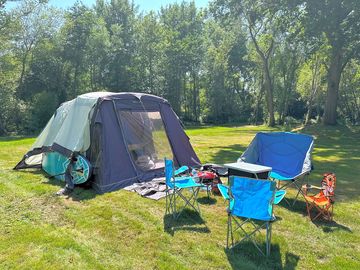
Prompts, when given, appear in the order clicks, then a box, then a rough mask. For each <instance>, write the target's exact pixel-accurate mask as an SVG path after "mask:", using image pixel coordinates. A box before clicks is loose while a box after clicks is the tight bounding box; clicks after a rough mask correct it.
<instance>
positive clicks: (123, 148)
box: [14, 92, 200, 193]
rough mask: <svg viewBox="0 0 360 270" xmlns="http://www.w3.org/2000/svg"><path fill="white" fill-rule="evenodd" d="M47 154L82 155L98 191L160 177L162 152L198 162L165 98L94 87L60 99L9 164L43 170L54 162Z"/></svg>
mask: <svg viewBox="0 0 360 270" xmlns="http://www.w3.org/2000/svg"><path fill="white" fill-rule="evenodd" d="M51 154H52V155H54V154H56V155H58V156H61V157H66V160H69V158H70V157H73V156H74V155H78V156H81V157H83V158H84V159H86V160H87V161H88V162H89V163H90V165H91V167H92V177H91V179H90V181H91V183H92V187H93V188H94V189H95V190H96V191H98V192H100V193H104V192H109V191H113V190H116V189H120V188H123V187H126V186H128V185H131V184H133V183H136V182H145V181H149V180H151V179H153V178H156V177H159V176H163V174H164V158H165V157H166V158H169V159H172V160H174V163H175V165H176V166H182V165H188V166H198V165H199V164H200V161H199V158H198V157H197V155H196V153H195V152H194V150H193V148H192V146H191V144H190V141H189V137H188V136H187V135H186V134H185V132H184V130H183V128H182V124H181V121H180V120H179V118H178V117H177V115H176V114H175V112H174V111H173V110H172V108H171V106H170V104H169V103H168V101H166V100H165V99H163V98H161V97H157V96H154V95H149V94H143V93H109V92H94V93H88V94H84V95H81V96H78V97H77V98H75V99H73V100H70V101H68V102H65V103H63V104H62V105H61V106H60V107H59V108H58V109H57V110H56V112H55V113H54V115H53V116H52V117H51V119H50V120H49V122H48V123H47V125H46V127H45V128H44V130H43V131H42V132H41V134H40V135H39V137H38V138H37V139H36V141H35V143H34V144H33V146H32V147H31V149H30V150H29V151H28V152H27V153H26V154H25V156H24V157H23V159H22V160H21V161H20V162H19V163H18V164H17V165H16V166H15V168H14V169H25V168H43V169H44V170H45V171H46V172H48V173H49V168H55V167H59V164H55V163H57V162H59V158H53V157H51ZM62 160H64V159H62ZM50 171H52V173H50V175H51V174H52V176H54V170H51V169H50ZM64 171H65V168H64ZM60 173H64V172H60Z"/></svg>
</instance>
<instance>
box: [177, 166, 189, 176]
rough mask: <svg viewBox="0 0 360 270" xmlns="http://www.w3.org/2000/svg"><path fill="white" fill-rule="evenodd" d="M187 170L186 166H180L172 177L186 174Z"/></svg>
mask: <svg viewBox="0 0 360 270" xmlns="http://www.w3.org/2000/svg"><path fill="white" fill-rule="evenodd" d="M187 170H189V167H188V166H181V167H180V168H179V169H177V170H175V172H174V175H179V174H181V173H184V172H186V171H187Z"/></svg>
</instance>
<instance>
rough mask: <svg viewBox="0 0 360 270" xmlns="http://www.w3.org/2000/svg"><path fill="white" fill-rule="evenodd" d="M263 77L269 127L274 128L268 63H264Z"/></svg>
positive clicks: (271, 88)
mask: <svg viewBox="0 0 360 270" xmlns="http://www.w3.org/2000/svg"><path fill="white" fill-rule="evenodd" d="M264 73H265V74H264V75H265V93H266V103H267V109H268V114H269V123H268V125H269V127H273V126H275V117H274V102H273V100H274V99H273V86H272V82H271V77H270V71H269V64H268V61H267V60H266V61H264Z"/></svg>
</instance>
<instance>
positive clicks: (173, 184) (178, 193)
mask: <svg viewBox="0 0 360 270" xmlns="http://www.w3.org/2000/svg"><path fill="white" fill-rule="evenodd" d="M186 170H188V167H187V166H183V167H181V168H179V169H178V170H175V169H174V163H173V161H172V160H170V159H166V158H165V179H166V214H167V213H170V214H172V215H173V217H174V218H175V219H177V218H178V217H179V216H180V215H181V213H182V211H183V210H184V209H185V207H186V206H190V207H191V208H193V209H194V210H195V211H196V212H198V213H199V214H200V208H199V204H198V201H197V196H198V194H199V190H200V188H201V187H204V185H202V184H199V183H196V182H195V179H194V177H191V176H182V177H177V175H179V174H181V173H183V172H185V171H186ZM184 190H189V191H190V196H188V197H186V196H185V194H183V191H184ZM178 198H181V199H182V200H183V201H184V202H185V205H183V206H182V207H181V208H180V210H179V211H177V209H176V207H177V203H176V200H177V199H178Z"/></svg>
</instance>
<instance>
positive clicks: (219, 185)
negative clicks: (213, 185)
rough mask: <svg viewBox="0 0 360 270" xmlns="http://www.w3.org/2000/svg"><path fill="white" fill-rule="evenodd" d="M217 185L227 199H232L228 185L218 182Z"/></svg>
mask: <svg viewBox="0 0 360 270" xmlns="http://www.w3.org/2000/svg"><path fill="white" fill-rule="evenodd" d="M217 186H218V188H219V190H220V193H221V195H222V196H223V198H224V199H225V200H230V195H229V187H228V186H226V185H223V184H218V185H217Z"/></svg>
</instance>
